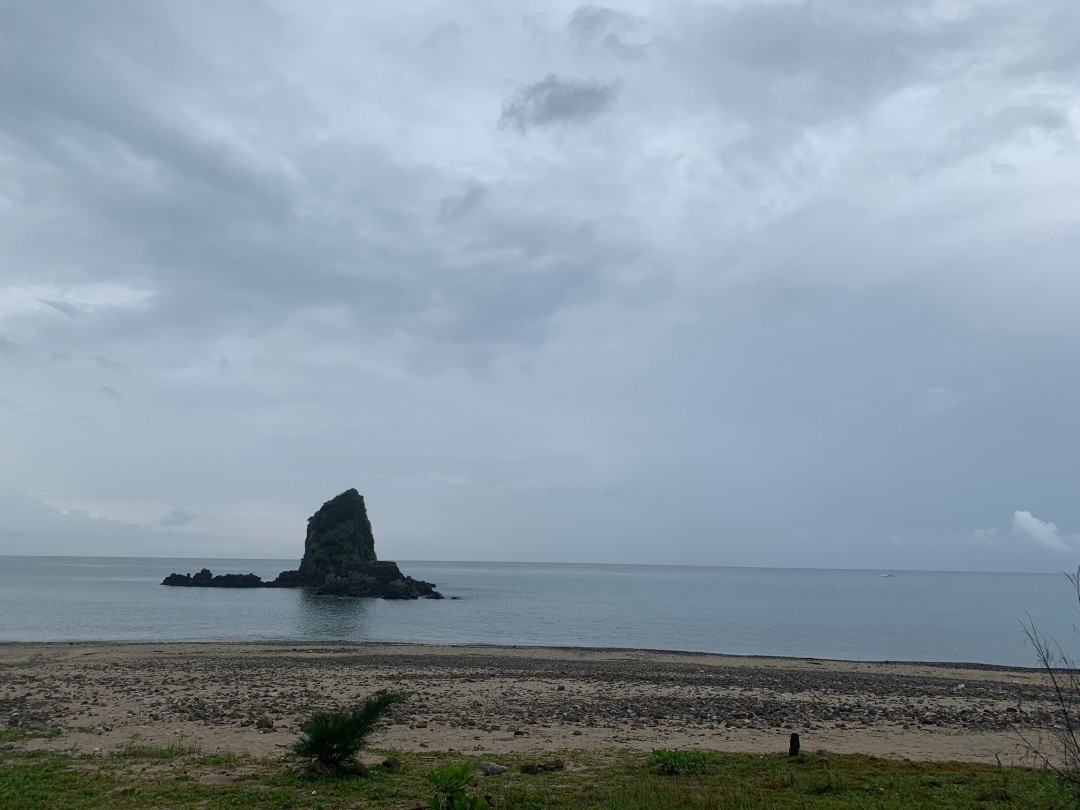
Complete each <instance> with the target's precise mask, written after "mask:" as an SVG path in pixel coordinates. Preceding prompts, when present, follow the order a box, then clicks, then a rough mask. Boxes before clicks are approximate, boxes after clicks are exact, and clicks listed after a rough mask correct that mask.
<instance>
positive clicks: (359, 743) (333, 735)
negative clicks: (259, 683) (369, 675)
mask: <svg viewBox="0 0 1080 810" xmlns="http://www.w3.org/2000/svg"><path fill="white" fill-rule="evenodd" d="M407 697H408V695H407V694H405V693H401V692H386V691H382V692H376V693H375V694H374V695H372V696H371V697H369V698H368V699H367V700H365V701H364V703H363V705H361V706H358V707H357V708H355V709H351V710H348V711H344V710H343V711H333V712H320V713H319V714H315V715H312V717H311V719H310V720H308V721H307V723H306V724H305V725H304V727H303V734H302V735H301V737H300V739H299V740H297V742H296V746H295V747H294V748H293V750H294V751H295V752H296V753H297V755H299V756H301V757H305V758H308V759H310V760H312V761H313V762H315V763H318V764H319V765H320V766H322V767H323V768H326V769H334V770H337V771H341V770H344V769H345V768H346V766H347V764H348V763H350V762H351V761H352V759H353V758H354V757H355V756H356V755H357V754H358V753H359V752H360V751H361V750H362V749H363V748H364V744H365V743H366V742H367V738H368V736H369V735H370V734H371V732H372V731H374V730H375V727H376V726H377V725H378V723H379V721H380V720H381V719H382V716H383V715H384V714H385V713H386V710H387V709H389V708H390V707H391V706H393V705H394V704H395V703H398V702H400V701H402V700H404V699H405V698H407Z"/></svg>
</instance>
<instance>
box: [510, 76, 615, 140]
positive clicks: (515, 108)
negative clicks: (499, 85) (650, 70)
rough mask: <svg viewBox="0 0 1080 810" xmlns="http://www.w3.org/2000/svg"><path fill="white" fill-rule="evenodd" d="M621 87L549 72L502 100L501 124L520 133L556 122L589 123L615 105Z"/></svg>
mask: <svg viewBox="0 0 1080 810" xmlns="http://www.w3.org/2000/svg"><path fill="white" fill-rule="evenodd" d="M617 96H618V87H617V85H615V84H612V83H605V82H600V81H597V80H595V79H572V78H565V77H561V76H556V75H554V74H548V75H547V76H545V77H544V78H543V79H541V80H540V81H538V82H535V83H533V84H528V85H524V86H522V87H520V88H518V90H517V92H516V93H515V94H514V95H513V96H512V97H511V98H509V99H507V100H506V101H505V102H503V109H502V114H501V115H500V116H499V126H500V127H504V128H514V129H517V130H518V131H519V132H521V133H523V134H524V133H525V132H528V130H529V129H531V128H533V127H548V126H552V125H553V124H587V123H589V122H590V121H594V120H595V119H597V118H599V117H600V116H601V115H603V114H604V113H605V112H607V111H608V110H610V109H611V108H612V107H614V106H615V99H616V97H617Z"/></svg>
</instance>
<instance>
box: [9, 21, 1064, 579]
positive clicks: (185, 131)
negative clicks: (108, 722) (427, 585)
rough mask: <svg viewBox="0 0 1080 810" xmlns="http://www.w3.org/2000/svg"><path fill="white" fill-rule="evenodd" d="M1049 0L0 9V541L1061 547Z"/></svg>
mask: <svg viewBox="0 0 1080 810" xmlns="http://www.w3.org/2000/svg"><path fill="white" fill-rule="evenodd" d="M1078 88H1080V4H1078V3H1076V2H1075V0H1040V2H1038V3H1031V2H1028V1H1027V0H850V1H849V0H800V1H798V2H794V1H793V0H771V1H770V0H755V1H754V2H744V1H743V0H723V1H722V2H687V1H686V0H664V2H662V3H661V2H658V3H649V2H627V3H622V4H614V5H578V4H576V3H574V2H563V0H543V2H533V1H532V0H523V2H513V3H508V2H505V0H456V2H450V3H447V2H445V1H444V2H430V1H426V0H417V1H416V2H410V3H405V4H402V3H398V2H393V3H391V2H386V1H385V0H371V2H364V3H355V2H351V1H349V0H309V2H305V3H296V2H287V1H285V0H282V1H281V2H240V1H239V0H223V1H222V2H216V3H202V4H196V3H175V2H169V1H168V0H111V1H110V2H108V3H86V2H65V1H64V0H44V2H36V3H29V2H25V0H0V553H3V554H73V555H134V556H185V557H202V558H213V557H259V558H298V557H299V555H300V553H301V551H302V543H303V537H304V529H305V521H306V518H307V517H308V516H309V515H311V514H312V513H313V512H314V511H315V509H317V508H318V506H319V505H320V504H321V503H322V502H323V501H325V500H327V499H329V498H330V497H332V496H333V495H336V494H337V493H339V492H341V491H343V490H345V489H347V488H349V487H356V488H357V489H359V491H360V492H361V493H363V494H364V495H365V497H366V500H367V504H368V510H369V513H370V515H371V520H372V523H373V525H374V529H375V536H376V551H377V552H378V554H379V555H380V557H382V558H386V559H400V560H421V559H433V560H507V561H516V560H520V561H564V562H606V563H644V564H662V563H670V564H685V565H755V566H782V567H854V568H922V569H959V570H1001V571H1027V570H1031V571H1060V570H1072V569H1074V568H1075V567H1076V565H1077V562H1078V560H1080V497H1078V482H1080V429H1078V414H1080V373H1078V372H1080V317H1078V314H1077V313H1078V312H1080V150H1078V132H1080V94H1078Z"/></svg>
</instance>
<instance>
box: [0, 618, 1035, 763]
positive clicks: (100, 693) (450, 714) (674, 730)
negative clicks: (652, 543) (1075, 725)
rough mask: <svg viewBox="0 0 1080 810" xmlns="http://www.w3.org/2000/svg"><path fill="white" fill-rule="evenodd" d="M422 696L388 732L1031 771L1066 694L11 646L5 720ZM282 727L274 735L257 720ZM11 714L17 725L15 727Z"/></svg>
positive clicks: (332, 651)
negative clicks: (1056, 701)
mask: <svg viewBox="0 0 1080 810" xmlns="http://www.w3.org/2000/svg"><path fill="white" fill-rule="evenodd" d="M381 688H386V689H391V690H394V691H406V692H410V693H411V694H412V697H411V698H410V699H409V700H407V701H406V702H404V703H403V704H400V705H399V706H397V707H395V708H394V710H393V711H392V714H391V718H392V719H391V722H390V724H389V725H388V726H387V727H386V729H385V730H382V731H380V732H378V733H377V734H376V735H375V737H374V738H373V743H372V744H373V745H374V746H376V747H384V748H395V749H400V750H424V749H427V750H433V751H434V750H448V749H454V750H458V751H462V752H469V751H485V752H492V753H498V752H524V751H537V752H540V751H552V750H563V749H573V748H578V749H590V750H596V749H607V748H634V749H652V748H709V749H713V750H720V751H748V752H762V753H764V752H776V751H780V750H786V745H787V738H788V735H789V734H790V733H792V732H798V733H799V734H800V735H801V737H802V745H803V748H804V750H808V751H812V750H818V749H825V750H828V751H833V752H837V753H864V754H868V755H873V756H884V757H892V758H909V759H920V760H964V761H974V762H994V761H996V759H998V758H1000V760H1001V761H1002V762H1003V763H1005V764H1030V760H1026V759H1025V756H1026V752H1025V751H1024V750H1023V745H1022V742H1021V740H1020V737H1019V736H1018V734H1017V732H1018V731H1019V732H1021V733H1023V734H1024V735H1025V736H1027V737H1029V738H1032V739H1035V740H1038V739H1040V738H1041V735H1043V734H1045V732H1046V729H1047V727H1048V726H1049V724H1050V720H1051V717H1052V715H1051V712H1052V709H1053V703H1052V694H1051V692H1050V689H1049V684H1048V681H1047V678H1046V676H1045V674H1044V673H1042V672H1040V671H1039V670H1037V669H1034V668H1023V667H1004V666H997V665H987V664H957V663H951V662H867V661H846V660H836V659H815V658H781V657H775V656H736V655H724V654H717V653H694V652H679V651H661V650H642V649H626V648H619V649H616V648H587V647H533V646H503V645H476V644H473V645H449V644H445V645H442V644H440V645H432V644H403V643H394V642H359V643H358V642H349V641H326V642H323V641H318V642H311V641H303V640H295V641H292V640H276V639H275V640H271V641H238V642H223V641H195V642H177V641H162V642H143V641H131V642H90V641H80V642H0V718H3V720H6V721H7V724H8V725H9V726H12V725H14V726H15V727H22V728H38V729H41V730H45V729H49V728H52V727H55V726H60V727H63V729H64V731H63V732H62V733H60V734H59V736H54V737H38V738H34V739H31V740H28V741H27V743H26V745H27V747H28V748H45V749H54V750H59V749H70V748H71V747H72V746H75V747H76V749H77V750H81V751H85V752H89V751H92V750H93V749H95V748H99V749H101V750H102V751H108V750H112V749H115V748H119V747H122V746H124V745H128V744H139V745H168V744H170V743H175V742H176V741H177V740H182V741H184V742H185V743H186V744H194V745H198V746H199V747H200V748H201V749H202V750H204V751H207V752H218V751H221V752H226V751H228V752H233V753H237V754H252V755H256V756H277V755H280V754H283V753H287V751H288V749H289V748H290V747H291V745H292V742H293V741H294V740H295V738H296V735H297V733H298V730H299V727H300V726H301V725H302V723H303V722H304V720H305V719H306V718H307V717H308V716H309V715H310V714H311V713H313V712H315V711H321V710H325V709H328V708H332V707H336V706H339V705H346V704H350V703H355V702H357V701H359V700H362V699H363V698H364V697H366V696H367V695H368V694H370V693H372V692H374V691H377V690H378V689H381ZM260 720H262V721H263V725H265V724H266V723H265V721H266V720H269V721H270V722H271V723H272V725H273V730H268V729H265V728H263V729H260V728H258V725H257V724H258V722H259V721H260ZM0 722H2V721H0Z"/></svg>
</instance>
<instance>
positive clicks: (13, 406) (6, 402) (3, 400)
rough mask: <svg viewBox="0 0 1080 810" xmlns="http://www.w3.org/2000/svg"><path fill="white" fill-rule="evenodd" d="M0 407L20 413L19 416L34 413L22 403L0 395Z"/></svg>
mask: <svg viewBox="0 0 1080 810" xmlns="http://www.w3.org/2000/svg"><path fill="white" fill-rule="evenodd" d="M0 408H3V409H4V410H6V411H10V412H11V413H17V414H20V415H21V416H33V415H34V413H33V411H30V410H27V409H26V408H24V407H23V406H22V405H20V404H19V403H18V402H15V401H14V400H12V399H8V398H7V397H4V396H0Z"/></svg>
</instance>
